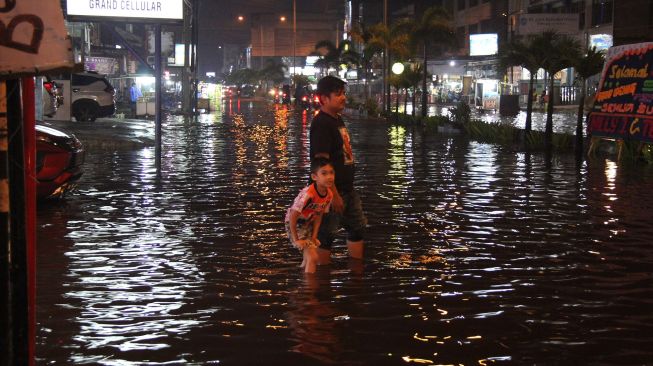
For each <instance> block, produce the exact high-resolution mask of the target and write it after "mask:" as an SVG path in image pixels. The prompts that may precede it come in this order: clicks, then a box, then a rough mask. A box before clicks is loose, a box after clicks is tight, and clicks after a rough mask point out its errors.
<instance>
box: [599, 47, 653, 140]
mask: <svg viewBox="0 0 653 366" xmlns="http://www.w3.org/2000/svg"><path fill="white" fill-rule="evenodd" d="M588 134H589V135H590V136H599V137H609V138H616V139H622V140H636V141H644V142H647V143H653V42H647V43H638V44H632V45H625V46H617V47H612V48H610V50H609V51H608V53H607V55H606V61H605V65H604V66H603V73H602V74H601V82H600V84H599V90H598V91H597V93H596V100H595V102H594V106H593V108H592V111H591V114H590V117H589V121H588Z"/></svg>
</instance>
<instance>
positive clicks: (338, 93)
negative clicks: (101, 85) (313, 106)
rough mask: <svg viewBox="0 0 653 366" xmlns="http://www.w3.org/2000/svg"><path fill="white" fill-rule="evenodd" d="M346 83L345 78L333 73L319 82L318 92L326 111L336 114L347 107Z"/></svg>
mask: <svg viewBox="0 0 653 366" xmlns="http://www.w3.org/2000/svg"><path fill="white" fill-rule="evenodd" d="M345 84H346V83H345V82H344V81H343V80H341V79H339V78H337V77H335V76H331V75H328V76H325V77H323V78H322V79H320V81H318V82H317V91H316V94H317V95H318V97H319V98H320V104H322V109H323V110H325V112H327V113H331V114H335V113H340V112H342V110H343V109H345V102H346V97H345Z"/></svg>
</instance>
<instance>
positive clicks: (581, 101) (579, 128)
mask: <svg viewBox="0 0 653 366" xmlns="http://www.w3.org/2000/svg"><path fill="white" fill-rule="evenodd" d="M586 85H587V83H586V81H585V80H583V84H582V86H581V91H580V96H579V97H578V116H577V118H576V152H581V151H583V114H584V112H585V88H586ZM587 122H588V123H589V121H587Z"/></svg>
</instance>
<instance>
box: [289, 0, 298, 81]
mask: <svg viewBox="0 0 653 366" xmlns="http://www.w3.org/2000/svg"><path fill="white" fill-rule="evenodd" d="M296 55H297V0H292V75H291V80H290V84H291V85H292V79H293V78H292V77H293V76H295V57H296Z"/></svg>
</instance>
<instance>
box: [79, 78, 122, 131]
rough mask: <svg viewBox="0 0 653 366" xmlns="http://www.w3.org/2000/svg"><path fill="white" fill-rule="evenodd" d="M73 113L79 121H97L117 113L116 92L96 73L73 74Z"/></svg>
mask: <svg viewBox="0 0 653 366" xmlns="http://www.w3.org/2000/svg"><path fill="white" fill-rule="evenodd" d="M70 83H71V91H72V105H71V111H72V115H73V117H75V119H76V120H77V121H91V122H92V121H95V119H96V118H98V117H108V116H112V115H113V114H114V113H116V100H115V95H116V90H115V89H114V88H113V86H112V85H111V83H109V81H108V80H107V79H106V78H105V77H104V76H102V75H100V74H98V73H95V72H89V71H86V72H82V73H77V74H73V75H72V78H71V82H70Z"/></svg>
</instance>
